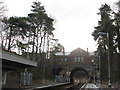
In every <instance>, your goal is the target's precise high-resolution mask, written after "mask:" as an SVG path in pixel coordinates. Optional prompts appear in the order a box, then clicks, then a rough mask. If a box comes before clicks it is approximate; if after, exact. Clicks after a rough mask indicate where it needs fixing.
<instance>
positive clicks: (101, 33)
mask: <svg viewBox="0 0 120 90" xmlns="http://www.w3.org/2000/svg"><path fill="white" fill-rule="evenodd" d="M98 34H99V35H107V40H108V42H107V45H108V87H111V75H110V70H111V68H110V46H109V42H110V41H109V33H105V32H99V33H98Z"/></svg>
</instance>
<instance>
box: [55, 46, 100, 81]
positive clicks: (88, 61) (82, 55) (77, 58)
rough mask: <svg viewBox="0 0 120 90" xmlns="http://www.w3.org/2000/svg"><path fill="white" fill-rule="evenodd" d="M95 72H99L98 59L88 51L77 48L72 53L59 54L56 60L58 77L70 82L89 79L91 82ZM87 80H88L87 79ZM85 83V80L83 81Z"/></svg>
mask: <svg viewBox="0 0 120 90" xmlns="http://www.w3.org/2000/svg"><path fill="white" fill-rule="evenodd" d="M94 70H98V58H97V56H96V55H90V54H89V52H88V51H85V50H83V49H81V48H77V49H75V50H73V51H72V52H70V53H57V54H56V58H55V73H56V75H57V76H63V77H67V80H69V81H70V82H77V81H76V80H78V82H79V79H84V78H87V80H89V79H90V78H91V77H93V75H94V76H95V75H96V74H95V73H93V72H94ZM85 80H86V79H85ZM82 81H84V80H82Z"/></svg>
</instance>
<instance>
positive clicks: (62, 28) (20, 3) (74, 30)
mask: <svg viewBox="0 0 120 90" xmlns="http://www.w3.org/2000/svg"><path fill="white" fill-rule="evenodd" d="M34 1H35V0H5V4H6V6H7V10H8V11H7V13H6V15H7V16H8V17H10V16H21V17H24V16H27V14H28V13H30V12H31V11H30V10H31V5H32V2H34ZM37 1H40V2H41V5H43V6H44V7H45V10H46V13H47V14H48V15H49V16H50V17H52V18H54V19H55V20H56V23H55V25H54V27H55V31H54V34H55V38H56V39H59V42H60V43H61V44H62V45H63V46H64V47H65V51H66V52H71V51H72V50H74V49H76V48H82V49H84V50H87V48H88V50H89V51H90V52H91V51H95V50H96V48H97V46H96V45H97V44H96V42H95V41H94V39H93V37H92V35H91V34H92V32H93V31H94V27H95V26H97V24H98V20H99V18H100V16H98V15H97V13H98V12H99V8H100V7H101V5H102V4H105V3H107V4H108V5H111V7H113V5H114V3H115V2H116V1H117V0H37Z"/></svg>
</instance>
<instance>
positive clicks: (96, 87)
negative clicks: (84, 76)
mask: <svg viewBox="0 0 120 90" xmlns="http://www.w3.org/2000/svg"><path fill="white" fill-rule="evenodd" d="M85 88H86V89H85V90H87V89H90V90H92V89H93V90H94V89H95V90H99V89H100V90H104V89H105V90H106V89H109V88H108V85H107V84H97V85H95V84H94V83H88V84H87V85H86V87H85ZM111 89H112V90H120V89H118V87H114V86H112V87H111ZM111 89H110V90H111Z"/></svg>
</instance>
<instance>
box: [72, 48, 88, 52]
mask: <svg viewBox="0 0 120 90" xmlns="http://www.w3.org/2000/svg"><path fill="white" fill-rule="evenodd" d="M73 52H86V51H85V50H83V49H81V48H77V49H75V50H73V51H72V52H70V53H73Z"/></svg>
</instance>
